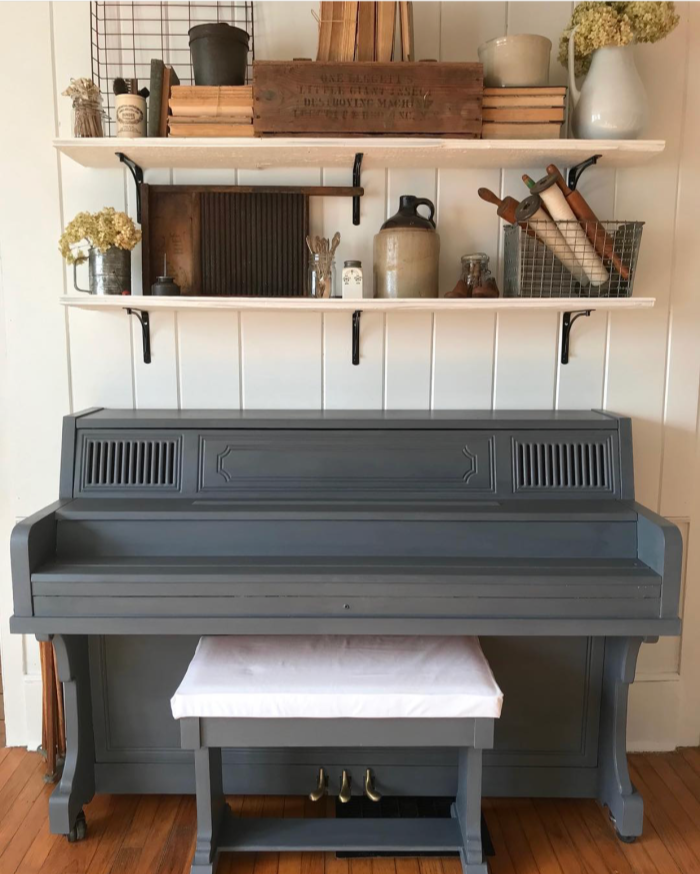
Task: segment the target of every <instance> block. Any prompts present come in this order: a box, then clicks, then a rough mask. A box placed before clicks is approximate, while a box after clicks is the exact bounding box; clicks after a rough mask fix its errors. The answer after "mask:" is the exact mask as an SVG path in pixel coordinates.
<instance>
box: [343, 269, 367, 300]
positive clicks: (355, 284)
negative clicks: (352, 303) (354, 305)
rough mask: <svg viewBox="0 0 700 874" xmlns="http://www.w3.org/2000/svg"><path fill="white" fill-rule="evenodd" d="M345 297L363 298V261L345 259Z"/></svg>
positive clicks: (346, 298)
mask: <svg viewBox="0 0 700 874" xmlns="http://www.w3.org/2000/svg"><path fill="white" fill-rule="evenodd" d="M342 286H343V298H344V299H345V300H362V298H363V296H364V295H363V293H362V292H363V282H362V262H361V261H345V263H344V265H343V278H342Z"/></svg>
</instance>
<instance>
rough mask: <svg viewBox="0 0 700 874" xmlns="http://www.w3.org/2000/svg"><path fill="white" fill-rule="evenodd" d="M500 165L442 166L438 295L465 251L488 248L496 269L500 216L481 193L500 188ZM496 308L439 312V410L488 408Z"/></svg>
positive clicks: (435, 393)
mask: <svg viewBox="0 0 700 874" xmlns="http://www.w3.org/2000/svg"><path fill="white" fill-rule="evenodd" d="M500 178H501V171H500V170H486V171H484V170H441V171H440V174H439V178H438V201H439V204H440V216H439V218H440V294H441V295H444V294H445V292H447V291H450V290H451V289H452V288H453V287H454V285H455V283H456V282H457V280H458V279H459V277H460V274H461V260H460V259H461V256H462V255H464V254H467V253H469V252H485V253H486V254H487V255H488V256H489V257H490V259H491V266H492V269H493V270H494V271H495V270H496V265H497V261H498V235H499V233H500V219H499V218H498V217H497V215H496V209H495V207H493V206H492V205H491V204H488V203H485V202H484V201H483V200H481V198H480V197H479V196H478V194H477V190H478V189H479V188H480V187H485V188H490V189H491V190H492V191H494V192H496V193H498V192H499V189H500ZM495 322H496V316H495V314H494V313H487V312H484V313H459V314H454V313H444V312H442V313H436V314H435V338H434V348H433V386H432V406H433V407H434V408H435V409H450V408H458V409H465V408H466V409H469V408H471V409H490V407H491V396H492V378H493V351H494V330H495Z"/></svg>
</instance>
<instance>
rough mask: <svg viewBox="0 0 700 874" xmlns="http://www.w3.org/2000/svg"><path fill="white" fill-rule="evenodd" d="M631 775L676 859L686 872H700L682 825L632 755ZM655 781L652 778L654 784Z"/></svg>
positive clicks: (648, 813) (663, 839)
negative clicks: (662, 800) (655, 790)
mask: <svg viewBox="0 0 700 874" xmlns="http://www.w3.org/2000/svg"><path fill="white" fill-rule="evenodd" d="M630 761H631V769H630V775H631V777H632V782H633V783H634V784H635V786H636V787H637V789H638V790H639V791H640V792H641V793H642V794H643V795H644V810H645V815H646V816H647V817H648V818H649V821H650V822H651V823H652V825H653V826H654V828H655V829H656V831H657V832H658V833H659V837H660V838H661V840H662V841H663V842H664V844H665V845H666V848H667V849H668V851H669V853H670V854H671V856H672V857H673V859H674V861H675V862H676V864H677V865H678V867H679V868H680V869H681V871H683V872H684V874H700V860H698V858H697V856H696V855H695V854H694V853H693V851H692V850H691V849H690V847H689V846H688V844H687V843H686V840H685V838H684V835H683V833H682V830H681V826H680V825H679V824H678V823H676V822H674V820H673V819H672V818H671V816H669V815H668V814H667V812H666V811H665V809H664V807H663V805H662V804H661V802H660V801H659V799H658V798H656V797H655V796H654V792H653V789H652V786H651V785H649V784H648V783H647V782H646V779H645V777H646V776H647V775H646V774H644V776H642V772H641V771H640V770H638V768H637V767H635V762H636V759H635V758H634V757H630ZM654 782H655V781H653V780H652V785H653V783H654Z"/></svg>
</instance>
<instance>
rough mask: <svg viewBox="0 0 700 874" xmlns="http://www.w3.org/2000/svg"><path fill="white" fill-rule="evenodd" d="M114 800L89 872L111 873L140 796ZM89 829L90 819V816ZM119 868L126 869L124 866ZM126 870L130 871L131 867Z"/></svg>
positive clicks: (113, 797)
mask: <svg viewBox="0 0 700 874" xmlns="http://www.w3.org/2000/svg"><path fill="white" fill-rule="evenodd" d="M112 800H113V807H112V812H111V815H110V818H109V823H108V824H107V827H106V829H105V831H104V833H103V834H102V837H101V839H100V842H99V845H98V847H97V851H96V853H95V855H94V857H93V859H92V862H91V863H90V865H89V874H110V872H111V871H112V866H113V864H114V862H115V861H116V857H117V856H118V854H119V851H120V849H121V846H122V844H123V842H124V840H125V839H126V836H127V835H128V833H129V831H130V829H131V827H132V823H133V821H134V815H135V814H136V810H137V808H138V804H139V798H138V797H137V796H135V795H124V796H112ZM86 817H87V813H86ZM89 829H90V819H89V818H88V830H89ZM73 846H75V845H73ZM49 861H50V859H49ZM124 861H125V860H121V862H120V864H121V865H122V866H123V864H124ZM119 870H125V869H124V868H123V867H122V868H120V869H119ZM126 870H129V871H130V869H126Z"/></svg>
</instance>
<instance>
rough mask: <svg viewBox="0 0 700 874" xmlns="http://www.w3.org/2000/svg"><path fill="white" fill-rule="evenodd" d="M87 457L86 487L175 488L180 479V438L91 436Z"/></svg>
mask: <svg viewBox="0 0 700 874" xmlns="http://www.w3.org/2000/svg"><path fill="white" fill-rule="evenodd" d="M83 458H84V462H83V464H84V467H83V472H84V475H83V485H84V486H85V487H86V488H100V487H101V488H109V489H111V488H141V489H143V488H175V487H177V485H178V483H179V478H180V441H179V440H134V439H132V440H128V439H127V440H97V439H94V438H89V439H87V440H86V441H85V447H84V456H83Z"/></svg>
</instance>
